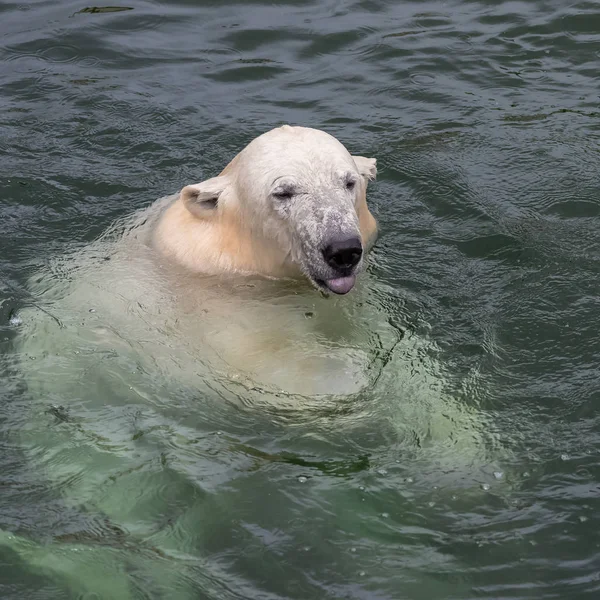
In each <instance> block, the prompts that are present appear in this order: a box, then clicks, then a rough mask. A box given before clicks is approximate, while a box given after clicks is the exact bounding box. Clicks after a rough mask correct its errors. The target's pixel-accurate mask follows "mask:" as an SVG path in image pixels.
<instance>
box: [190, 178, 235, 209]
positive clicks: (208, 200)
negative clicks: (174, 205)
mask: <svg viewBox="0 0 600 600" xmlns="http://www.w3.org/2000/svg"><path fill="white" fill-rule="evenodd" d="M228 183H229V181H228V179H227V177H224V176H219V177H213V178H211V179H207V180H206V181H203V182H202V183H195V184H193V185H186V186H185V187H184V188H183V189H182V190H181V194H180V198H181V200H182V202H183V204H184V205H185V207H186V208H187V209H188V210H189V211H190V212H191V213H192V214H193V215H194V216H195V217H198V218H199V219H210V218H211V217H213V216H214V215H215V214H216V213H217V207H218V205H219V196H220V195H221V194H222V193H223V190H224V189H225V188H226V187H227V184H228Z"/></svg>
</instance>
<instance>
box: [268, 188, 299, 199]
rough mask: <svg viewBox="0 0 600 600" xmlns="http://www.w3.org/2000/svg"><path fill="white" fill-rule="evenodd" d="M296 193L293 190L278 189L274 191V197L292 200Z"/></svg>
mask: <svg viewBox="0 0 600 600" xmlns="http://www.w3.org/2000/svg"><path fill="white" fill-rule="evenodd" d="M293 195H294V193H293V192H292V190H277V191H275V192H273V197H274V198H277V200H290V199H291V198H292V196H293Z"/></svg>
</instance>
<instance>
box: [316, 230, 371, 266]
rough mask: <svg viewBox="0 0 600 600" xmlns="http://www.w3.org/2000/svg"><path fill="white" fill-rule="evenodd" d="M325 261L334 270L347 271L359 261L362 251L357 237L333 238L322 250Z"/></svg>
mask: <svg viewBox="0 0 600 600" xmlns="http://www.w3.org/2000/svg"><path fill="white" fill-rule="evenodd" d="M322 252H323V258H324V259H325V262H326V263H327V264H328V265H329V266H330V267H332V268H333V269H335V270H336V271H339V272H342V273H347V272H349V271H351V270H352V269H353V268H354V267H356V265H357V264H358V263H359V262H360V258H361V256H362V253H363V248H362V243H361V241H360V239H358V237H356V236H355V237H351V238H346V239H339V240H333V241H331V242H329V244H327V246H325V248H323V250H322Z"/></svg>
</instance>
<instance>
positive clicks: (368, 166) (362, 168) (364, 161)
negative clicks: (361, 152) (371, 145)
mask: <svg viewBox="0 0 600 600" xmlns="http://www.w3.org/2000/svg"><path fill="white" fill-rule="evenodd" d="M352 159H353V160H354V164H355V165H356V168H357V169H358V172H359V173H360V174H361V175H362V176H363V177H364V178H365V179H366V180H369V181H370V180H372V179H375V177H377V159H376V158H365V157H364V156H353V157H352Z"/></svg>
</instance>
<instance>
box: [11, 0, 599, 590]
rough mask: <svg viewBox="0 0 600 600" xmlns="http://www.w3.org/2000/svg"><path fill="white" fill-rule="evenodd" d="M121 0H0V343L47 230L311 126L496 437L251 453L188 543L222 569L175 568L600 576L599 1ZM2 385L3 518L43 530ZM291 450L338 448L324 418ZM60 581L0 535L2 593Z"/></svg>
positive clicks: (374, 582) (127, 208)
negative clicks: (489, 467)
mask: <svg viewBox="0 0 600 600" xmlns="http://www.w3.org/2000/svg"><path fill="white" fill-rule="evenodd" d="M127 6H130V7H132V8H133V10H127V11H121V12H107V13H90V12H81V11H82V9H84V8H85V7H86V5H85V4H82V3H77V2H71V1H62V0H61V1H60V2H58V1H54V2H48V1H38V2H25V3H11V2H2V3H1V4H0V32H1V37H0V109H1V110H0V332H1V335H2V340H1V341H0V347H1V349H2V352H3V353H4V354H5V356H10V353H11V339H12V335H13V331H14V327H15V324H14V321H13V322H12V324H11V317H12V316H14V314H15V311H16V310H18V308H19V306H21V305H22V304H23V303H26V302H27V301H28V298H27V296H26V294H25V292H21V291H19V290H21V289H22V286H23V285H25V280H26V277H27V276H28V275H29V274H30V273H31V272H32V271H33V270H34V269H35V268H38V267H43V266H44V264H45V261H46V260H47V258H48V257H49V256H52V255H54V254H59V253H61V252H64V251H65V250H66V249H67V248H72V247H74V246H76V245H77V244H80V243H84V242H88V241H91V240H92V239H94V238H95V237H96V236H97V235H98V234H100V233H101V232H102V231H103V230H104V229H105V228H106V227H107V226H108V225H109V224H110V223H111V222H112V221H113V220H114V219H115V218H117V217H120V216H124V215H125V214H127V213H129V212H131V211H132V210H134V209H136V208H139V207H141V206H145V205H147V204H148V203H149V202H151V201H152V200H154V199H155V198H157V197H159V196H161V195H163V194H166V193H172V192H174V191H176V190H177V189H179V188H180V187H181V186H182V185H183V184H186V183H190V182H193V181H199V180H201V179H202V178H205V177H209V176H211V175H213V174H215V173H216V172H217V171H218V170H219V169H220V168H221V167H222V166H223V165H225V164H226V163H227V162H228V160H229V159H230V158H231V157H232V156H233V155H234V154H235V153H236V152H237V151H239V149H240V148H241V147H243V146H244V145H245V144H246V143H247V142H248V141H250V140H251V139H252V138H253V137H254V136H256V135H258V134H260V133H262V132H263V131H265V130H267V129H270V128H271V127H274V126H276V125H278V124H281V123H284V122H288V123H295V124H303V125H309V126H313V127H318V128H323V129H326V130H327V131H329V132H330V133H332V134H334V135H336V136H337V137H338V138H339V139H340V140H342V141H343V142H344V143H345V144H346V145H347V146H348V147H349V149H350V150H351V151H353V152H354V153H358V154H363V155H365V156H374V157H377V159H378V166H379V178H378V181H377V183H376V185H374V186H373V187H372V188H371V192H370V202H371V205H372V206H373V212H374V213H375V215H376V216H377V217H378V218H379V220H380V225H381V237H380V240H379V243H378V246H377V249H376V252H375V261H374V266H373V274H374V276H375V277H377V279H378V281H379V282H380V283H381V284H382V285H387V286H389V287H390V288H392V289H394V290H396V292H397V293H398V297H399V298H402V299H403V300H402V301H403V303H404V304H403V305H404V307H405V312H406V315H407V318H408V319H409V320H412V323H413V325H414V328H415V330H416V331H423V332H425V331H426V332H427V335H428V336H429V337H430V338H431V339H433V340H435V342H436V343H437V344H439V346H440V347H441V349H442V356H441V359H442V360H443V361H444V363H445V365H446V367H447V368H448V370H449V371H450V372H453V373H454V374H455V376H456V377H457V378H459V377H461V375H463V374H465V373H468V372H471V371H473V370H477V372H478V373H479V374H480V377H481V379H482V380H483V381H485V382H486V387H485V389H486V393H485V394H484V395H483V396H482V397H480V398H478V403H479V408H480V410H481V411H482V412H485V414H487V415H488V416H489V417H490V418H491V420H492V422H493V423H494V426H495V427H497V428H498V431H501V432H504V433H503V436H501V437H500V439H501V440H502V442H503V443H504V444H505V446H506V448H507V449H508V450H510V455H511V456H512V457H513V458H512V460H511V462H510V463H508V464H505V465H503V469H504V470H503V471H502V472H498V473H497V478H498V480H497V481H494V480H493V479H492V480H491V481H488V480H486V479H482V480H481V486H482V489H478V490H476V491H475V490H471V492H470V494H471V495H470V496H469V497H468V498H467V499H465V498H463V497H460V496H458V497H457V496H456V495H444V494H443V493H442V492H443V490H441V489H440V488H436V487H435V486H432V482H431V481H430V480H427V479H425V478H424V479H423V480H420V479H419V473H418V470H414V469H411V466H410V457H403V456H401V455H397V453H394V452H392V451H390V447H389V440H386V439H384V438H383V437H381V438H380V439H379V438H378V437H377V431H373V432H372V435H371V437H370V439H369V440H368V441H364V447H367V448H368V452H369V454H370V460H369V464H368V466H366V467H365V468H364V469H361V468H359V467H360V465H359V467H357V468H350V467H352V464H351V463H350V462H349V465H350V467H349V468H347V469H345V470H344V469H342V471H341V472H342V475H341V476H340V474H339V473H337V474H336V473H335V472H332V471H331V470H327V469H321V470H318V469H317V470H315V471H314V472H312V471H310V469H309V474H310V475H311V479H310V480H309V481H307V482H305V483H303V484H302V483H297V482H296V480H297V477H298V476H299V475H301V476H304V474H306V473H307V469H306V467H305V466H304V467H298V468H295V467H294V466H293V465H283V466H281V465H280V468H279V470H277V469H274V468H272V469H265V470H264V472H262V473H261V475H260V476H258V475H257V476H255V480H254V481H255V483H253V485H252V486H247V487H246V488H244V489H245V492H244V493H245V494H246V497H245V498H241V497H240V494H241V492H239V493H238V495H237V496H236V495H235V494H234V491H231V494H230V497H229V502H228V503H227V504H219V503H218V502H216V501H215V505H214V506H213V512H212V513H211V511H210V510H207V513H206V514H207V515H208V516H207V517H206V518H208V519H210V518H212V517H211V514H212V515H216V516H214V518H215V520H216V521H215V522H216V523H218V525H215V526H214V527H213V528H212V529H210V532H208V531H207V540H206V543H205V547H204V550H205V553H204V555H203V557H205V558H207V559H210V558H211V557H214V554H211V552H213V551H214V553H215V554H218V564H219V568H220V569H222V570H221V571H220V573H221V575H220V584H222V585H223V586H224V587H221V588H219V587H217V588H211V586H210V585H208V584H207V583H206V579H205V578H204V577H203V575H202V569H201V568H200V569H198V570H197V571H196V574H197V579H196V580H195V579H194V577H193V576H191V578H190V580H189V581H187V585H188V587H189V588H190V589H196V597H198V598H269V599H271V598H303V599H308V598H361V599H362V598H364V599H369V600H371V599H373V600H383V599H388V598H390V599H391V598H394V599H396V598H398V599H400V598H402V599H403V598H406V599H416V598H423V599H433V598H436V599H438V598H439V599H442V598H444V599H445V598H461V599H463V598H495V599H501V598H502V599H505V598H506V599H508V598H510V599H517V598H523V599H525V598H527V599H529V598H531V599H533V598H536V599H537V598H544V599H550V598H560V599H578V598H590V599H591V598H598V597H600V533H599V532H600V517H599V516H598V515H599V514H600V511H599V508H600V502H599V497H600V416H599V410H600V382H599V376H600V370H599V363H600V342H599V339H598V329H599V325H600V284H599V274H600V233H599V223H600V219H599V217H600V201H599V192H600V169H599V165H600V153H599V141H598V140H599V133H600V106H599V100H600V4H598V2H593V1H588V2H571V3H565V2H561V1H559V0H548V1H542V0H535V1H533V0H532V1H521V2H517V1H515V2H489V1H486V2H476V1H462V2H452V1H447V2H392V1H387V2H385V1H378V0H370V1H367V0H365V1H360V2H359V1H355V2H352V1H342V0H337V1H329V0H328V1H323V2H300V1H289V2H279V3H277V4H271V3H267V2H258V1H256V2H244V1H240V2H228V3H221V2H214V1H213V2H192V1H187V2H186V1H177V2H175V1H174V2H144V1H137V2H136V1H133V2H129V3H128V4H127ZM22 393H23V390H22V388H21V387H20V385H19V384H18V379H14V378H12V377H9V376H8V374H5V376H4V378H3V380H2V382H0V394H1V403H0V529H1V530H3V531H11V532H15V533H18V534H19V535H24V536H28V537H30V538H31V539H36V540H37V541H40V540H41V543H45V542H48V541H49V540H51V539H53V537H58V536H59V535H63V534H64V533H65V527H64V514H63V513H62V512H61V511H62V510H63V509H61V507H60V505H59V504H52V503H50V501H47V500H44V502H42V501H41V500H40V498H42V497H43V498H47V496H46V495H44V494H45V493H46V492H45V491H44V490H42V489H40V488H39V486H38V487H36V486H35V485H33V484H32V482H31V481H29V480H28V479H27V476H26V471H27V469H26V466H25V465H24V464H23V462H22V460H21V458H20V457H19V453H18V449H17V448H15V447H13V446H12V445H11V442H10V435H9V434H10V433H11V432H10V431H9V430H8V428H7V426H3V423H6V422H7V417H8V416H9V414H10V411H11V406H12V402H13V401H14V400H15V399H18V398H19V396H20V395H21V394H22ZM365 430H366V429H365ZM265 435H266V434H265ZM278 449H279V450H282V451H285V442H281V444H280V446H279V447H278ZM305 451H306V454H307V456H308V455H310V456H317V457H319V458H320V459H321V460H322V461H327V459H328V457H329V456H330V455H337V458H338V460H342V461H343V448H342V450H340V447H331V448H328V446H327V442H326V441H320V442H319V444H315V448H313V449H311V448H306V449H305ZM340 453H341V454H340ZM340 455H341V457H342V458H340ZM348 460H349V461H350V459H348ZM24 473H25V474H24ZM407 475H408V476H407ZM284 480H285V481H287V482H288V483H286V484H285V486H287V487H286V488H285V494H282V495H281V497H280V498H279V500H277V502H275V501H270V500H268V498H269V497H270V496H271V495H273V496H276V495H277V490H278V489H281V488H280V486H281V485H283V484H282V482H283V481H284ZM290 480H291V481H292V482H293V483H289V481H290ZM232 489H233V488H232ZM465 493H466V492H465ZM205 494H206V495H207V497H208V500H207V502H208V503H209V505H210V496H211V492H209V491H206V492H205ZM292 498H293V499H292ZM189 499H190V502H192V500H193V501H194V502H195V501H197V497H196V491H195V490H193V489H192V490H190V491H189ZM40 506H44V507H45V510H46V512H43V514H42V513H40ZM381 515H386V516H387V519H386V520H385V521H383V520H382V519H381ZM234 522H235V523H240V522H245V526H246V530H245V531H246V532H247V533H248V532H249V533H248V536H250V538H251V540H252V541H251V542H249V541H248V539H249V538H248V537H243V536H239V535H238V536H236V535H235V534H233V533H231V532H230V531H229V530H228V528H227V525H226V524H227V523H234ZM208 529H209V528H208V526H207V530H208ZM209 533H210V535H209ZM190 535H191V534H190ZM217 540H220V542H218V541H217ZM107 543H109V542H107ZM257 548H260V552H259V551H258V550H257ZM122 551H123V552H124V553H125V554H127V553H128V552H135V551H136V550H135V548H134V549H131V548H128V547H125V546H124V548H123V550H122ZM250 551H251V552H252V553H254V556H253V560H248V561H245V562H244V555H245V553H247V552H250ZM257 553H259V554H260V557H259V558H256V554H257ZM173 568H177V567H173ZM218 580H219V576H215V581H218ZM223 582H225V583H223ZM61 585H62V584H61V583H60V582H58V583H57V581H56V580H55V579H54V578H53V577H52V576H51V574H50V571H45V570H44V569H40V568H39V567H36V568H35V569H34V568H33V567H30V566H29V565H28V563H27V561H26V560H24V559H22V558H20V557H18V556H17V555H16V554H15V553H14V551H13V550H12V549H11V547H10V544H3V542H1V541H0V596H1V597H2V598H6V599H13V598H14V599H16V598H54V597H56V598H64V597H69V596H66V595H65V594H67V592H66V591H65V589H66V588H61ZM194 586H196V588H194ZM139 589H141V590H144V591H143V592H142V591H139V592H138V595H137V596H135V597H140V598H142V597H143V598H163V597H164V598H167V597H169V594H168V592H165V591H164V590H162V591H161V592H160V593H159V591H157V590H158V587H153V586H152V585H148V586H146V587H145V588H144V586H143V585H142V586H140V588H139ZM215 589H217V591H214V590H215ZM211 590H212V591H211ZM219 590H220V591H219ZM97 597H100V596H98V595H94V593H93V592H91V593H88V594H87V595H84V596H81V598H86V599H87V600H90V599H91V598H97ZM117 597H118V596H115V598H117Z"/></svg>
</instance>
